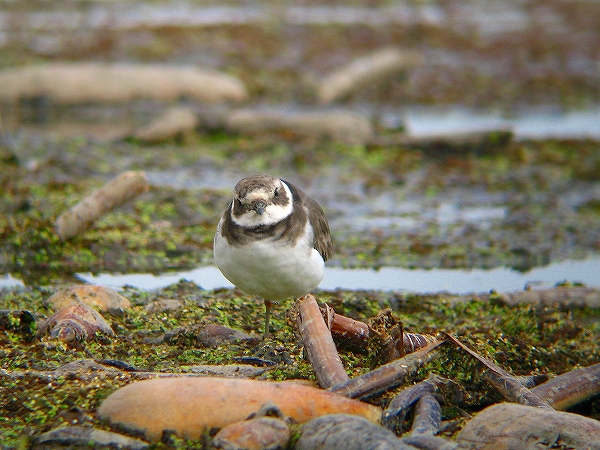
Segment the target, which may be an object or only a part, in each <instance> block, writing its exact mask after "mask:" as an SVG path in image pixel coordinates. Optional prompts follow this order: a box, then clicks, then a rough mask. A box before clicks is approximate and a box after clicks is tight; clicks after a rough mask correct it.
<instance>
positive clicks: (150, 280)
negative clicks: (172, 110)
mask: <svg viewBox="0 0 600 450" xmlns="http://www.w3.org/2000/svg"><path fill="white" fill-rule="evenodd" d="M598 273H600V258H590V259H586V260H579V261H577V260H567V261H562V262H557V263H553V264H550V265H548V266H546V267H539V268H535V269H533V270H530V271H528V272H518V271H516V270H512V269H508V268H496V269H490V270H483V269H473V270H458V269H431V270H423V269H400V268H393V267H386V268H382V269H380V270H372V269H342V268H336V267H330V268H327V270H326V271H325V278H324V280H323V282H322V283H321V285H320V286H319V287H320V289H324V290H334V289H348V290H384V291H406V292H419V293H433V292H442V291H446V292H450V293H453V294H468V293H481V292H489V291H491V290H495V291H497V292H512V291H519V290H522V289H524V288H525V287H526V286H531V287H534V288H549V287H552V286H555V285H556V284H557V283H561V282H563V281H565V280H567V281H570V282H574V283H575V282H578V283H583V284H585V285H586V286H589V287H600V277H598ZM77 277H78V278H79V279H81V280H82V281H84V282H86V283H92V284H99V285H103V286H108V287H112V288H117V289H119V288H122V287H123V286H126V285H127V286H132V287H135V288H138V289H143V290H153V289H160V288H163V287H166V286H169V285H171V284H174V283H177V282H178V281H180V280H181V279H185V280H187V281H192V282H194V283H196V284H198V285H199V286H202V287H203V288H204V289H207V290H212V289H218V288H230V287H232V285H231V283H229V281H227V280H226V279H225V278H224V277H223V275H222V274H221V272H220V271H219V269H217V268H216V267H200V268H197V269H194V270H190V271H185V272H175V273H165V274H161V275H152V274H147V273H140V274H124V275H119V274H97V275H93V274H89V273H87V274H85V273H83V274H78V275H77ZM10 283H12V285H17V284H20V281H19V280H16V279H14V278H10V277H8V278H4V279H2V278H0V287H1V286H3V285H10Z"/></svg>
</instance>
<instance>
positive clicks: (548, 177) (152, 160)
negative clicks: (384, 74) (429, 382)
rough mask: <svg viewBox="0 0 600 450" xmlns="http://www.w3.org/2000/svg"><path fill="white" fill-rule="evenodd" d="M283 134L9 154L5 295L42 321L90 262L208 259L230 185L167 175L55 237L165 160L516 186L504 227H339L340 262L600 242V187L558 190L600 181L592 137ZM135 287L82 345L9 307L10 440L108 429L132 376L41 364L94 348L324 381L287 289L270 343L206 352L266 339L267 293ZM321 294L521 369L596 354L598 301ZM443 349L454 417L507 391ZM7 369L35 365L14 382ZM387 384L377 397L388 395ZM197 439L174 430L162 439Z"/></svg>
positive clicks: (566, 363)
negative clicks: (311, 137)
mask: <svg viewBox="0 0 600 450" xmlns="http://www.w3.org/2000/svg"><path fill="white" fill-rule="evenodd" d="M273 142H274V141H273V140H269V139H267V138H264V139H254V140H251V139H245V138H239V137H236V138H230V137H227V136H223V135H222V134H216V135H213V136H200V135H198V136H196V137H195V139H192V140H191V141H188V142H187V143H186V144H185V145H174V144H165V145H161V146H154V147H144V146H141V145H139V144H137V143H135V142H124V143H119V144H115V145H114V146H108V145H105V144H97V143H94V142H89V141H86V140H83V139H75V140H66V141H53V142H47V143H46V144H47V145H46V146H41V145H40V146H37V147H36V146H35V145H32V146H21V147H16V148H12V149H10V152H11V153H14V155H15V158H3V159H2V160H1V161H0V267H1V268H2V271H3V272H5V273H12V274H13V275H15V276H17V277H19V278H21V279H22V280H24V281H25V283H26V285H27V287H25V288H11V289H3V290H1V291H0V309H7V310H11V311H24V310H26V311H29V312H31V314H32V315H33V317H36V318H38V319H39V318H41V317H47V316H49V315H50V314H51V311H50V310H49V309H48V308H47V307H46V306H44V305H43V302H42V301H43V299H45V298H47V297H48V296H49V295H50V294H52V293H53V292H55V291H56V290H58V289H59V288H60V287H62V286H65V285H69V284H72V283H75V282H78V280H76V278H74V277H73V275H74V274H76V273H78V272H100V271H105V272H133V271H136V272H137V271H149V272H156V273H162V272H164V271H166V270H170V269H184V268H192V267H197V266H198V265H203V264H211V263H212V238H213V234H214V229H215V226H216V223H217V221H218V219H219V216H220V214H221V212H222V210H223V209H224V208H225V207H226V205H227V204H228V202H229V201H230V189H231V188H230V187H229V188H226V189H211V188H196V187H188V188H175V187H166V186H158V185H155V186H152V187H151V189H150V190H149V191H148V192H147V193H145V194H143V195H141V196H139V197H137V198H136V199H134V200H132V201H130V202H129V203H127V204H126V205H123V206H121V207H119V208H117V209H116V210H114V211H112V212H110V213H108V214H106V215H105V216H104V217H102V218H101V219H99V220H98V221H97V222H96V223H95V224H94V225H93V226H91V227H90V228H89V229H88V230H86V231H85V232H84V233H82V234H81V235H79V236H76V237H74V238H73V239H70V240H68V241H66V242H62V241H60V240H59V239H58V237H57V236H56V235H55V233H54V229H53V227H54V220H55V219H56V217H58V215H60V214H61V213H62V212H64V211H65V210H66V209H68V208H69V207H71V206H73V205H74V204H76V203H77V202H78V201H80V200H81V199H82V198H84V197H85V196H87V195H89V194H90V193H92V192H93V191H94V190H95V189H98V188H99V187H101V186H102V185H103V183H105V182H106V181H107V180H108V179H110V178H111V177H113V176H114V175H116V174H117V173H119V172H120V171H123V170H153V168H154V167H157V166H159V167H160V168H161V170H169V171H175V173H177V171H178V170H182V169H183V168H189V167H197V168H198V169H200V166H202V167H206V166H208V167H211V168H213V169H214V170H223V168H224V167H226V166H227V164H229V163H230V162H231V161H235V164H236V167H237V168H238V170H240V171H243V172H255V171H269V172H273V173H281V174H283V175H282V176H285V175H286V174H290V173H296V174H298V175H299V176H300V177H303V178H307V179H313V178H315V177H318V176H320V175H326V174H327V173H328V171H330V170H332V168H335V169H336V170H340V171H341V173H342V175H341V177H342V178H343V179H344V180H346V181H348V182H350V181H356V180H359V182H360V183H361V184H362V186H363V187H364V189H365V191H367V192H368V191H372V192H381V191H385V190H386V189H392V188H396V187H398V186H400V187H403V186H406V183H407V181H406V180H407V179H409V178H410V176H411V174H412V173H414V172H425V173H426V176H423V177H421V178H420V181H418V182H416V183H415V182H413V183H412V184H410V188H411V194H410V195H418V196H422V197H424V198H426V199H430V200H431V201H436V199H437V198H438V197H439V196H443V195H445V193H446V191H448V190H451V189H458V191H456V192H461V191H460V189H481V190H483V191H484V192H485V193H506V195H507V196H509V197H510V198H511V202H510V204H509V206H508V214H507V218H506V219H505V220H500V221H497V222H492V223H491V225H490V227H489V228H487V229H482V228H477V227H473V226H472V225H468V224H463V223H456V224H451V225H449V226H440V224H437V223H434V222H430V223H424V224H421V225H419V226H417V227H416V228H415V229H413V230H411V231H410V232H408V233H406V232H404V231H403V230H401V229H399V230H393V229H392V230H391V231H389V230H372V231H369V232H364V233H354V232H352V230H346V229H340V230H334V236H333V237H334V240H335V247H336V256H335V259H334V260H333V261H332V264H334V265H341V266H344V267H373V268H377V267H382V266H397V267H398V266H399V267H463V268H464V267H497V266H512V267H519V268H523V269H526V268H528V267H532V266H535V265H540V264H544V263H546V262H548V261H550V260H553V259H556V258H564V257H573V256H585V255H587V254H589V253H590V252H592V253H593V252H595V253H597V252H598V250H599V249H600V239H599V237H598V235H597V233H598V227H597V224H598V206H597V199H596V198H594V197H593V196H591V197H589V196H588V197H587V198H582V200H581V201H580V202H579V203H577V204H576V205H575V206H570V207H568V208H565V207H564V206H561V204H560V202H559V201H557V196H559V194H560V192H562V191H563V190H564V188H565V187H566V186H573V185H575V186H578V187H580V188H581V190H582V191H585V190H586V189H589V188H590V187H591V186H593V183H595V182H597V178H596V177H595V174H594V170H595V169H594V168H595V167H596V166H597V164H598V160H599V158H600V156H599V155H600V146H599V145H598V144H597V143H593V142H588V141H583V142H554V141H551V142H546V143H535V142H526V143H518V144H511V145H510V146H509V147H507V148H505V149H504V151H500V152H497V151H494V152H491V153H483V154H474V153H467V154H454V155H445V156H443V155H439V154H435V155H432V154H430V153H428V149H426V148H422V149H415V148H404V147H402V146H389V147H379V146H369V147H365V146H345V145H342V144H336V143H331V142H329V143H328V142H322V143H319V145H308V144H305V145H292V144H290V143H285V142H275V143H273ZM25 147H27V148H25ZM32 161H34V162H35V163H32ZM199 161H200V162H199ZM9 169H10V170H9ZM407 195H408V194H407ZM123 293H124V295H125V296H126V297H128V298H129V299H130V300H131V301H132V303H133V307H132V309H131V310H129V311H127V312H126V313H125V314H124V315H123V316H121V317H112V316H110V317H107V319H109V323H110V324H111V326H112V327H113V329H114V330H115V332H116V334H117V337H116V338H114V339H111V340H109V341H104V342H96V341H94V342H90V343H87V344H86V345H85V346H84V347H83V348H68V347H66V346H64V345H62V344H60V343H55V342H40V341H39V340H38V339H37V338H36V337H35V331H36V329H35V326H33V325H32V326H27V325H26V324H23V323H21V319H19V318H18V317H20V316H17V318H15V316H11V317H12V318H9V319H8V320H9V326H6V327H4V328H6V329H4V328H3V329H1V330H0V355H1V358H0V359H1V360H2V370H3V371H6V372H1V373H0V376H1V378H0V384H1V386H0V387H1V388H2V389H1V392H2V394H0V395H1V397H0V406H1V407H2V409H3V410H6V411H8V414H7V415H6V417H2V419H1V420H2V422H1V423H0V437H1V438H2V441H3V442H5V444H4V445H9V446H18V445H21V446H24V447H26V446H27V442H29V439H30V438H34V437H35V436H37V435H38V434H40V433H41V432H43V431H47V430H49V429H52V428H55V427H57V426H64V425H66V424H69V423H73V422H72V421H73V420H74V419H73V416H74V415H75V416H77V417H78V419H77V420H80V421H82V423H91V424H93V425H94V426H98V427H106V426H107V425H106V424H102V423H98V422H97V421H96V419H95V418H94V416H93V412H94V411H95V409H96V408H97V407H98V405H99V404H100V402H101V401H102V399H104V398H106V396H108V395H109V394H110V393H111V392H113V391H114V390H115V389H117V388H118V387H120V386H122V385H124V384H126V383H127V382H130V381H131V378H130V377H129V376H128V375H127V373H126V372H125V375H123V376H119V377H107V376H99V377H97V378H96V379H93V380H91V381H90V380H88V379H63V378H60V377H57V378H52V379H51V380H48V378H47V377H45V376H44V375H43V374H44V373H47V372H49V371H55V370H56V369H57V368H59V367H60V366H62V365H63V364H65V363H68V362H72V361H76V360H81V359H86V358H94V359H95V360H97V361H118V362H122V363H124V364H126V365H128V366H132V367H135V368H136V369H138V370H144V371H153V372H169V373H171V372H174V373H187V372H189V371H190V370H191V368H192V367H193V366H194V365H200V364H235V363H238V361H240V358H247V357H251V358H257V359H258V360H261V359H262V360H272V361H274V362H275V363H276V366H274V367H273V368H271V369H270V370H268V371H267V372H266V374H265V375H264V377H265V378H267V379H272V380H285V379H291V378H299V379H307V380H314V374H313V371H312V369H311V367H310V365H309V364H308V362H307V361H306V360H305V359H304V356H303V350H302V346H301V345H300V344H299V340H298V337H297V336H296V334H295V331H294V327H293V323H294V321H293V319H292V318H290V317H287V311H288V310H289V309H290V308H291V306H292V302H282V303H281V304H280V305H277V306H276V307H275V308H274V317H273V318H272V327H273V330H274V333H273V336H272V338H270V339H269V340H267V341H265V342H261V343H259V344H242V343H240V344H233V345H226V346H219V347H217V348H205V347H203V346H202V345H200V344H198V342H197V339H196V330H197V327H198V326H199V325H202V324H206V323H218V324H221V325H226V326H230V327H232V328H235V329H238V330H241V331H244V332H247V333H254V334H257V335H259V334H260V332H261V331H262V330H261V329H260V324H262V321H263V320H264V305H263V302H262V301H261V300H260V299H255V298H249V297H247V296H245V295H243V294H242V293H240V292H238V291H235V290H229V289H221V290H216V291H205V290H202V289H201V288H199V287H198V286H196V285H194V284H191V283H187V282H180V283H178V284H176V285H173V286H170V287H168V288H165V289H162V290H159V291H153V292H146V291H141V290H137V289H133V288H126V289H125V290H124V292H123ZM318 298H319V300H320V301H321V302H323V303H327V304H329V305H331V306H332V307H333V308H334V309H335V310H336V311H337V312H338V313H341V314H345V315H348V316H350V317H354V318H356V319H360V320H367V319H369V318H371V317H373V316H375V315H376V314H377V313H378V312H379V311H381V310H382V309H384V308H388V307H391V308H392V309H393V311H394V313H395V314H396V316H398V318H399V319H400V320H401V321H402V323H403V324H404V327H405V329H406V331H409V332H417V333H432V334H435V333H438V332H440V331H449V332H452V333H453V334H454V335H455V336H457V337H458V338H460V339H461V340H464V341H465V342H466V343H467V344H469V345H470V346H471V347H472V348H474V349H476V350H477V351H478V352H480V353H481V354H482V355H484V356H486V357H488V358H490V359H492V360H493V361H495V362H496V363H497V364H499V365H501V366H502V367H504V368H506V369H508V370H510V371H511V372H513V373H514V374H517V375H519V374H537V373H548V374H550V375H553V374H560V373H563V372H565V371H568V370H571V369H573V368H576V367H581V366H586V365H589V364H592V363H594V362H597V361H600V349H599V346H598V344H597V343H598V342H599V338H600V328H599V326H598V323H600V322H599V321H598V318H599V317H600V311H598V310H594V309H590V308H576V309H573V310H565V309H564V308H560V307H546V308H537V307H532V306H527V305H523V306H512V307H508V306H506V305H504V304H503V303H502V301H501V298H500V297H499V296H498V297H494V296H493V295H492V296H491V300H489V299H487V298H486V299H482V298H478V297H477V296H471V297H467V298H464V297H463V298H459V297H456V296H452V295H449V294H437V295H417V294H410V295H408V294H403V293H397V292H377V291H369V292H362V291H334V292H319V293H318ZM161 299H177V300H181V301H182V302H183V306H182V307H181V308H179V309H175V310H164V311H160V312H156V313H149V312H148V311H147V310H146V308H145V306H146V305H148V304H149V303H151V302H154V301H158V300H161ZM23 317H25V316H23ZM25 322H26V320H25ZM440 352H441V355H442V356H441V357H440V358H439V359H437V360H435V361H433V362H432V363H430V364H428V365H427V366H426V367H425V368H423V369H422V370H421V371H419V373H418V374H416V375H415V376H414V377H413V378H411V380H418V379H422V378H423V377H426V376H427V374H428V373H429V372H435V373H438V374H440V375H442V376H445V377H447V378H452V379H454V380H456V381H457V382H459V383H460V384H461V386H462V387H463V389H464V390H465V393H466V396H465V399H464V400H463V401H462V402H461V403H459V404H457V405H451V406H448V407H447V408H445V409H444V414H445V417H446V418H451V417H456V416H457V415H460V414H459V413H458V412H457V411H458V410H464V411H469V412H473V411H477V410H479V409H481V408H482V407H484V406H485V405H487V404H490V403H493V402H495V401H498V400H499V396H498V394H497V393H495V392H494V391H493V390H491V389H490V388H489V386H488V385H487V383H486V382H485V380H484V378H483V376H482V368H481V367H480V366H479V365H478V363H476V362H474V361H473V360H472V359H471V358H469V357H468V356H466V355H465V354H464V353H462V352H460V351H459V350H457V349H455V348H451V347H447V348H445V349H442V350H441V351H440ZM341 358H342V361H343V363H344V365H345V367H346V369H347V371H348V373H349V374H350V375H351V376H357V375H359V374H361V373H364V372H366V371H368V370H371V369H373V368H375V367H376V366H377V364H378V362H377V361H376V360H375V359H373V358H369V357H368V356H366V355H362V354H358V353H353V352H343V353H342V355H341ZM19 371H20V372H19ZM9 373H19V374H22V375H19V376H18V377H16V378H15V377H13V376H10V375H8V374H9ZM390 395H392V394H391V393H390V394H389V395H386V396H384V397H382V398H381V399H376V400H374V401H376V402H378V403H380V404H385V402H386V401H387V399H388V398H389V396H390ZM582 408H583V409H581V410H579V412H582V413H584V414H586V415H589V416H590V417H595V418H598V417H600V416H599V415H598V409H599V408H598V406H597V401H595V402H594V401H591V402H588V403H587V404H586V405H584V406H583V407H582ZM202 445H203V443H202V442H193V443H190V442H184V441H183V440H181V439H180V438H177V437H174V436H171V437H169V438H166V439H165V442H163V443H161V444H158V445H157V448H181V447H185V446H188V447H189V448H193V447H194V446H196V447H197V448H201V447H202Z"/></svg>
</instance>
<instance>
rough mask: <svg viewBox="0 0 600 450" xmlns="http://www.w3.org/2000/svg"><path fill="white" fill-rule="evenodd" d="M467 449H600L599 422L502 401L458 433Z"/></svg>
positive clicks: (482, 412)
mask: <svg viewBox="0 0 600 450" xmlns="http://www.w3.org/2000/svg"><path fill="white" fill-rule="evenodd" d="M456 440H457V442H458V443H459V444H460V445H461V448H464V449H471V450H474V449H477V450H482V449H486V450H487V449H489V450H492V449H519V450H538V449H540V448H573V449H589V450H600V422H599V421H597V420H593V419H589V418H587V417H583V416H579V415H577V414H571V413H566V412H560V411H548V410H545V409H540V408H535V407H532V406H524V405H519V404H516V403H500V404H496V405H493V406H490V407H489V408H486V409H484V410H483V411H481V412H480V413H479V414H477V415H476V416H475V417H474V418H473V419H471V420H470V421H469V422H467V424H466V425H465V427H464V428H463V429H462V431H461V432H460V433H459V435H458V437H457V439H456Z"/></svg>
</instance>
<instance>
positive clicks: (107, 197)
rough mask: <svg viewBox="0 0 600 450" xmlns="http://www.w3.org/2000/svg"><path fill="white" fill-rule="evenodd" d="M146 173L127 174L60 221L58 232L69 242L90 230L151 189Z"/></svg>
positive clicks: (106, 185) (61, 216) (105, 186)
mask: <svg viewBox="0 0 600 450" xmlns="http://www.w3.org/2000/svg"><path fill="white" fill-rule="evenodd" d="M149 187H150V186H149V184H148V179H147V178H146V174H145V173H144V172H125V173H123V174H121V175H119V176H118V177H116V178H113V179H112V180H110V181H109V182H108V183H106V184H105V185H104V186H103V187H102V188H100V189H99V190H98V191H96V192H94V193H93V194H92V195H90V196H89V197H86V198H84V199H83V200H82V201H80V202H79V203H78V204H76V205H75V206H73V207H72V208H71V209H69V210H68V211H66V212H64V213H63V214H61V215H60V217H59V218H58V219H56V223H55V230H56V233H57V234H58V235H59V236H60V238H61V239H62V240H63V241H65V240H67V239H69V238H71V237H73V236H75V235H77V234H79V233H81V232H82V231H84V230H85V229H86V228H88V227H89V226H90V225H91V224H92V223H93V222H95V221H96V220H97V219H99V218H100V217H102V216H103V215H104V214H105V213H107V212H108V211H110V210H112V209H113V208H115V207H116V206H118V205H121V204H123V203H125V202H126V201H127V200H129V199H131V198H133V197H136V196H137V195H139V194H141V193H143V192H146V191H147V190H148V188H149Z"/></svg>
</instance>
